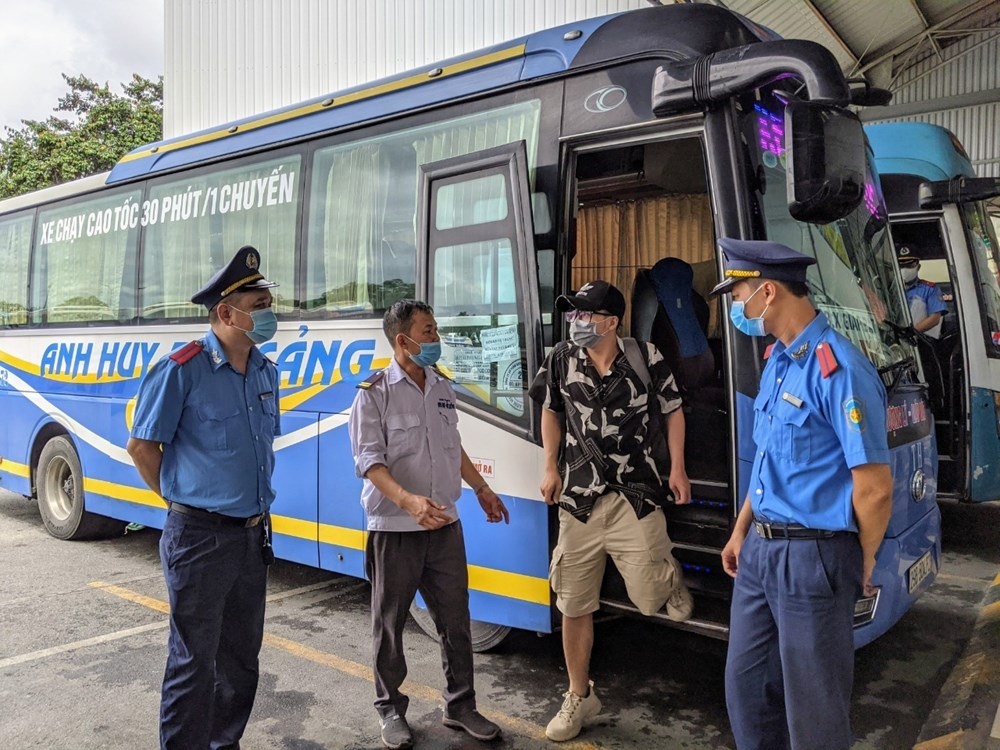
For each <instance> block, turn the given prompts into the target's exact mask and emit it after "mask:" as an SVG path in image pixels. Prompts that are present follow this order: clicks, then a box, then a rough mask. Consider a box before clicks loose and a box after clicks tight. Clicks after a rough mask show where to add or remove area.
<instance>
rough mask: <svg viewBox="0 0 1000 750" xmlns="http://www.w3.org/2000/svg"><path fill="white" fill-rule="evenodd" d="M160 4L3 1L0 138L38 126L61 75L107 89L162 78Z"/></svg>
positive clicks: (61, 87) (59, 90) (154, 0)
mask: <svg viewBox="0 0 1000 750" xmlns="http://www.w3.org/2000/svg"><path fill="white" fill-rule="evenodd" d="M163 3H164V0H3V3H2V10H0V138H2V137H3V135H4V134H5V133H6V130H4V128H6V127H11V128H14V129H15V130H19V129H20V128H21V127H22V126H21V120H44V119H45V118H47V117H49V116H50V115H52V114H55V112H54V110H55V107H56V105H57V104H58V102H59V98H60V97H62V96H64V95H65V94H66V93H67V92H68V91H69V87H68V86H67V85H66V82H65V81H64V80H63V79H62V75H61V74H62V73H65V74H66V75H71V76H78V75H85V76H87V77H88V78H90V79H92V80H94V81H97V82H98V83H100V84H104V83H107V84H108V85H109V86H110V87H111V90H112V91H113V92H114V93H116V94H121V93H122V88H121V84H123V83H126V82H127V81H129V80H131V78H132V74H133V73H138V74H139V75H141V76H143V77H144V78H150V79H154V78H156V77H158V76H161V75H163Z"/></svg>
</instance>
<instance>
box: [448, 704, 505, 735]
mask: <svg viewBox="0 0 1000 750" xmlns="http://www.w3.org/2000/svg"><path fill="white" fill-rule="evenodd" d="M441 723H442V724H444V725H445V726H446V727H448V728H449V729H461V730H462V731H463V732H467V733H468V734H469V735H471V736H472V737H475V738H476V739H477V740H483V741H489V740H495V739H498V738H499V737H500V734H501V732H500V727H498V726H497V725H496V724H494V723H493V722H492V721H490V720H489V719H487V718H486V717H485V716H483V715H482V714H481V713H479V712H478V711H477V710H476V709H474V708H472V707H466V708H459V709H456V710H455V711H454V712H449V711H448V709H445V712H444V719H442V720H441Z"/></svg>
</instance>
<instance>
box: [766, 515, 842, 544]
mask: <svg viewBox="0 0 1000 750" xmlns="http://www.w3.org/2000/svg"><path fill="white" fill-rule="evenodd" d="M753 527H754V530H755V531H756V532H757V534H758V535H760V536H761V537H763V538H764V539H830V538H832V537H834V536H836V535H837V534H842V533H845V532H841V531H829V530H828V529H807V528H806V527H805V526H801V525H799V524H797V523H772V522H771V521H758V520H757V519H756V518H755V519H754V520H753Z"/></svg>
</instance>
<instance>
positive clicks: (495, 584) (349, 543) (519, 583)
mask: <svg viewBox="0 0 1000 750" xmlns="http://www.w3.org/2000/svg"><path fill="white" fill-rule="evenodd" d="M0 470H3V471H8V472H10V473H11V474H16V475H17V476H25V477H26V476H28V467H27V466H25V465H24V464H19V463H15V462H13V461H6V460H5V461H4V462H3V463H0ZM22 471H23V473H22ZM83 488H84V491H85V492H93V493H94V494H96V495H103V496H104V497H110V498H114V499H115V500H122V501H124V502H129V503H137V504H139V505H146V506H151V507H154V508H165V507H166V504H165V503H164V502H163V500H162V499H161V498H160V497H159V496H158V495H156V494H155V493H154V492H153V491H152V490H147V489H139V488H138V487H130V486H128V485H122V484H116V483H114V482H107V481H105V480H103V479H89V478H85V479H84V480H83ZM271 524H272V528H273V529H274V533H276V534H281V535H283V536H290V537H295V538H296V539H303V540H305V541H310V542H311V541H317V540H318V541H319V542H320V543H321V544H330V545H334V546H337V547H344V548H346V549H352V550H357V551H361V552H363V551H364V549H365V546H366V544H367V541H368V532H367V531H364V530H361V529H351V528H348V527H346V526H335V525H333V524H328V523H317V522H315V521H306V520H303V519H301V518H293V517H291V516H282V515H276V514H272V516H271ZM469 588H470V589H472V590H474V591H481V592H483V593H484V594H495V595H497V596H505V597H507V598H509V599H519V600H521V601H525V602H530V603H531V604H541V605H544V606H548V605H549V601H550V599H549V597H550V593H549V581H548V579H547V578H538V577H536V576H529V575H524V574H523V573H512V572H510V571H507V570H498V569H496V568H486V567H483V566H481V565H469Z"/></svg>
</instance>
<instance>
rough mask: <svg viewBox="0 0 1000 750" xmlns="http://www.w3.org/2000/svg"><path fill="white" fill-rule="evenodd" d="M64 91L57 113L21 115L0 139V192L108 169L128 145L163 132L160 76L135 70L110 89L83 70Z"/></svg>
mask: <svg viewBox="0 0 1000 750" xmlns="http://www.w3.org/2000/svg"><path fill="white" fill-rule="evenodd" d="M63 79H64V80H65V81H66V83H67V84H68V85H69V93H67V94H66V95H65V96H64V97H62V98H61V99H59V103H58V105H57V106H56V108H55V109H54V111H55V112H56V113H64V114H62V115H60V114H57V115H53V116H51V117H49V118H48V119H46V120H41V121H40V120H22V121H21V123H22V125H23V127H22V128H21V129H20V130H14V129H13V128H6V129H5V130H6V133H5V136H4V138H2V139H0V198H9V197H11V196H14V195H20V194H22V193H27V192H30V191H32V190H39V189H41V188H44V187H49V186H50V185H58V184H60V183H63V182H68V181H69V180H75V179H79V178H80V177H87V176H89V175H92V174H97V173H99V172H103V171H105V170H108V169H111V167H113V166H114V165H115V162H117V161H118V160H119V159H120V158H121V157H122V156H124V155H125V154H127V153H128V152H129V151H131V150H132V149H134V148H137V147H139V146H142V145H144V144H146V143H152V142H153V141H157V140H160V138H161V137H162V133H163V77H162V76H161V77H160V78H159V79H158V80H156V81H150V80H149V79H146V78H143V77H142V76H139V75H133V76H132V80H131V81H129V82H128V83H125V84H122V89H123V90H124V95H119V94H115V93H112V91H111V89H110V88H109V86H108V84H107V83H105V84H104V85H103V86H101V85H99V84H97V83H95V82H94V81H92V80H90V79H89V78H87V77H86V76H83V75H81V76H76V77H72V76H68V75H65V74H63Z"/></svg>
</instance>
